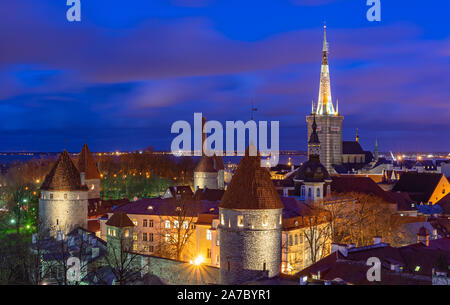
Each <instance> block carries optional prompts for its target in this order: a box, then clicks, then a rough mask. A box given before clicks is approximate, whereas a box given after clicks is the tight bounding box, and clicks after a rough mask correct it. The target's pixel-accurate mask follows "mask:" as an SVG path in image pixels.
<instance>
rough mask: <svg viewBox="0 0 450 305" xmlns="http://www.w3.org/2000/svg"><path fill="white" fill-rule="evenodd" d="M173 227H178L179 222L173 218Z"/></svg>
mask: <svg viewBox="0 0 450 305" xmlns="http://www.w3.org/2000/svg"><path fill="white" fill-rule="evenodd" d="M173 227H174V228H175V229H178V228H179V227H180V223H179V222H178V220H174V221H173Z"/></svg>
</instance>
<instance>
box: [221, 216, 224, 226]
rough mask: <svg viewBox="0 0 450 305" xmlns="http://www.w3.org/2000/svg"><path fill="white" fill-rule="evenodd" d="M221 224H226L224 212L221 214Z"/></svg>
mask: <svg viewBox="0 0 450 305" xmlns="http://www.w3.org/2000/svg"><path fill="white" fill-rule="evenodd" d="M220 224H221V225H222V226H223V225H224V224H225V218H224V216H223V214H220Z"/></svg>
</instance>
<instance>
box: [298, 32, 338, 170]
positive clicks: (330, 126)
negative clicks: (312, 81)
mask: <svg viewBox="0 0 450 305" xmlns="http://www.w3.org/2000/svg"><path fill="white" fill-rule="evenodd" d="M338 107H339V106H338V104H337V103H336V110H335V109H334V106H333V101H332V98H331V87H330V69H329V66H328V44H327V38H326V26H325V27H324V36H323V49H322V68H321V72H320V86H319V98H318V101H317V106H316V107H315V105H314V102H313V105H312V111H311V115H309V116H307V117H306V122H307V123H308V139H309V138H310V137H311V133H312V122H313V114H315V115H316V122H317V134H318V135H319V140H320V143H321V146H320V147H321V148H320V160H321V161H322V163H323V164H324V165H325V167H326V169H327V170H328V171H329V172H330V173H334V172H335V171H334V168H333V165H339V164H342V121H343V120H344V117H343V116H341V115H339V109H338Z"/></svg>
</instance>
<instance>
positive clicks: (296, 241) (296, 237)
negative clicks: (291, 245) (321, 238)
mask: <svg viewBox="0 0 450 305" xmlns="http://www.w3.org/2000/svg"><path fill="white" fill-rule="evenodd" d="M295 244H296V245H298V235H297V234H295Z"/></svg>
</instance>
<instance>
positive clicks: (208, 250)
mask: <svg viewBox="0 0 450 305" xmlns="http://www.w3.org/2000/svg"><path fill="white" fill-rule="evenodd" d="M206 258H211V249H210V248H208V249H206Z"/></svg>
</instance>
